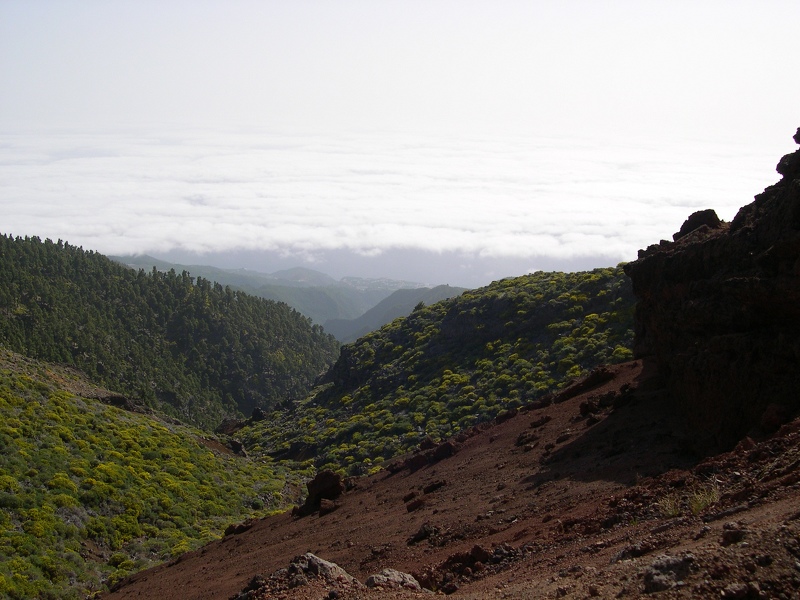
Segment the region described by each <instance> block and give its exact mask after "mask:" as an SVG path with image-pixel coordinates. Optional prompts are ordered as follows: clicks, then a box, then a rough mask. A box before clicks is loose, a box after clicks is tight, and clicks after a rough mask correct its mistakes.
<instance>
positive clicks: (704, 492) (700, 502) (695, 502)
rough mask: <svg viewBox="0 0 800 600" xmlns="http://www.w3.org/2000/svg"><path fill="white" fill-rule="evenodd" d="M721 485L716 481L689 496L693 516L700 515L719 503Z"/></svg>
mask: <svg viewBox="0 0 800 600" xmlns="http://www.w3.org/2000/svg"><path fill="white" fill-rule="evenodd" d="M719 496H720V493H719V484H718V483H717V482H716V481H713V482H711V483H708V484H706V485H704V486H702V487H700V488H698V489H696V490H695V491H694V492H693V493H692V494H691V495H690V496H689V510H691V511H692V514H693V515H699V514H700V513H701V512H703V511H704V510H705V509H706V508H708V507H709V506H711V505H712V504H715V503H716V502H717V501H719Z"/></svg>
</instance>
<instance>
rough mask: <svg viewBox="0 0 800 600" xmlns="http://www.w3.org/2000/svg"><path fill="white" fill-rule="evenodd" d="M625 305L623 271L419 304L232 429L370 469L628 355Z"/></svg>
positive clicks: (516, 281)
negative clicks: (289, 397)
mask: <svg viewBox="0 0 800 600" xmlns="http://www.w3.org/2000/svg"><path fill="white" fill-rule="evenodd" d="M633 306H634V298H633V294H632V292H631V288H630V282H629V280H628V279H627V277H626V276H625V275H624V273H623V272H622V269H621V268H607V269H596V270H594V271H590V272H583V273H544V272H538V273H534V274H531V275H528V276H525V277H517V278H511V279H505V280H502V281H498V282H495V283H493V284H492V285H490V286H488V287H486V288H482V289H479V290H473V291H469V292H465V293H464V294H463V295H461V296H460V297H457V298H453V299H450V300H445V301H443V302H439V303H436V304H433V305H431V306H420V307H418V308H417V309H416V310H415V311H414V312H413V313H412V314H411V315H410V316H409V317H407V318H403V319H397V320H395V321H393V322H392V323H390V324H388V325H386V326H384V327H383V328H381V329H380V330H378V331H376V332H373V333H371V334H369V335H367V336H365V337H363V338H361V339H359V340H358V341H356V342H354V343H353V344H349V345H347V346H344V347H343V348H342V352H341V356H340V358H339V360H338V361H337V362H336V363H335V365H334V366H333V368H332V369H331V370H330V371H329V372H328V373H327V375H326V377H325V381H324V385H322V386H321V387H319V388H318V389H317V390H316V391H315V393H314V394H312V395H311V396H309V397H308V398H306V399H305V400H303V401H301V402H299V403H297V404H296V406H295V407H294V408H293V410H285V411H277V412H275V413H273V414H272V415H271V418H270V419H268V420H267V421H265V422H262V423H259V424H257V425H255V426H253V427H250V428H248V429H246V430H245V431H243V432H241V436H242V437H243V439H245V443H246V445H247V447H248V449H249V450H250V451H256V452H261V453H272V454H274V455H281V453H285V455H289V456H291V455H293V454H296V453H298V452H302V451H306V452H307V451H309V450H311V451H313V452H314V453H315V454H316V456H317V459H316V464H317V466H319V467H323V466H324V467H327V468H339V469H344V470H346V471H347V472H349V473H351V474H357V473H364V472H369V471H371V470H373V469H375V468H377V467H378V466H379V465H380V464H381V462H382V461H384V460H386V459H388V458H390V457H393V456H396V455H398V454H400V453H403V452H407V451H409V450H410V449H412V448H413V447H414V446H415V445H416V444H418V443H419V441H420V440H421V439H422V438H423V437H424V436H426V435H428V436H431V437H432V438H434V439H442V438H444V437H446V436H449V435H453V434H457V433H458V432H459V431H462V430H466V429H468V428H470V427H471V426H473V425H475V424H477V423H480V422H482V421H486V420H489V419H491V418H493V417H494V416H496V415H497V414H498V413H499V412H500V411H502V410H506V409H509V408H513V407H518V406H521V405H523V404H525V403H527V402H530V401H532V400H535V399H537V398H539V397H541V396H543V395H544V394H547V393H548V392H552V391H555V390H557V389H559V388H560V387H562V386H563V385H565V384H566V383H567V382H568V381H569V380H570V379H572V378H575V377H579V376H581V375H583V374H585V373H587V372H588V370H590V369H592V368H594V367H596V366H598V365H600V364H604V363H614V362H622V361H624V360H629V359H630V358H632V352H631V350H630V348H631V345H632V341H633Z"/></svg>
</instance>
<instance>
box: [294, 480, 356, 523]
mask: <svg viewBox="0 0 800 600" xmlns="http://www.w3.org/2000/svg"><path fill="white" fill-rule="evenodd" d="M306 488H307V489H308V496H306V501H305V502H304V503H303V506H299V507H295V508H294V510H292V514H293V515H295V516H298V517H304V516H306V515H310V514H312V513H315V512H317V511H318V510H320V508H321V507H322V502H323V500H325V501H333V500H336V499H337V498H338V497H339V496H341V495H342V494H343V493H344V491H345V482H344V479H342V476H341V475H339V474H338V473H335V472H334V471H320V472H319V473H317V475H316V477H314V479H312V480H311V481H309V482H308V483H307V484H306ZM336 508H338V505H336V504H335V503H333V502H326V503H325V513H324V514H327V513H329V512H332V511H333V510H335V509H336ZM320 514H323V513H320Z"/></svg>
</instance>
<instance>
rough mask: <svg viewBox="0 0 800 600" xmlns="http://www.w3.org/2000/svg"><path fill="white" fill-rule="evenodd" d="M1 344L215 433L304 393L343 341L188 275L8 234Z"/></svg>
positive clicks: (0, 292) (285, 310)
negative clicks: (227, 422)
mask: <svg viewBox="0 0 800 600" xmlns="http://www.w3.org/2000/svg"><path fill="white" fill-rule="evenodd" d="M0 345H3V346H5V347H6V348H9V349H11V350H14V351H16V352H19V353H21V354H24V355H26V356H31V357H33V358H38V359H40V360H47V361H50V362H56V363H64V364H68V365H74V366H75V367H77V368H79V369H80V370H82V371H83V372H84V373H86V374H87V375H88V376H89V377H91V378H92V380H93V381H96V382H99V383H102V384H103V385H106V386H107V387H109V388H112V389H114V390H115V391H117V392H120V393H123V394H126V395H128V396H130V397H131V398H135V399H136V400H137V401H142V402H146V403H147V404H148V405H150V406H152V407H154V408H157V409H158V410H160V411H162V412H165V413H167V414H171V415H174V416H177V417H179V418H180V419H181V420H183V421H185V422H189V423H193V424H195V425H200V426H203V427H208V428H214V427H216V426H217V425H218V424H219V423H220V421H222V419H223V418H225V417H228V416H232V415H234V414H237V413H244V414H245V415H249V414H250V413H251V412H252V410H253V408H254V407H256V406H259V407H261V408H265V409H266V408H270V407H272V406H274V405H276V404H278V403H280V402H284V401H287V400H293V399H298V398H302V397H303V396H304V395H305V394H306V393H307V392H308V390H309V389H310V388H311V387H312V384H313V382H314V379H315V378H316V377H317V376H318V375H319V373H320V372H321V371H323V370H324V369H325V368H326V367H327V366H328V365H329V364H330V363H332V362H333V361H334V360H335V358H336V356H337V355H338V348H339V344H338V342H337V341H336V340H335V339H334V338H333V337H332V336H329V335H327V334H325V332H324V331H322V329H321V328H320V327H319V326H316V325H312V324H311V322H310V321H309V319H307V318H306V317H304V316H303V315H301V314H300V313H298V312H297V311H294V310H292V309H290V308H289V307H288V306H286V305H285V304H281V303H277V302H273V301H270V300H264V299H263V298H256V297H253V296H250V295H248V294H244V293H241V292H236V291H233V290H231V289H230V288H228V287H225V288H223V287H222V286H221V285H219V284H212V283H211V282H209V281H208V280H206V279H202V278H197V279H195V278H193V277H191V276H190V274H189V273H187V272H185V271H184V272H183V273H180V274H177V273H175V272H174V271H170V272H168V273H160V272H158V271H156V270H155V269H153V271H152V272H150V273H145V272H144V271H142V270H140V271H138V272H137V271H133V270H130V269H127V268H126V267H123V266H122V265H120V264H118V263H115V262H113V261H111V260H109V259H107V258H106V257H104V256H102V255H100V254H97V253H95V252H91V251H84V250H83V249H82V248H76V247H75V246H70V245H69V244H65V243H63V242H61V241H60V240H59V241H58V242H52V241H50V240H45V241H41V240H40V239H39V238H36V237H31V238H28V237H26V238H19V237H18V238H12V237H11V236H5V235H0Z"/></svg>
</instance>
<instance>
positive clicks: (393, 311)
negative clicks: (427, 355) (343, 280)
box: [323, 285, 467, 343]
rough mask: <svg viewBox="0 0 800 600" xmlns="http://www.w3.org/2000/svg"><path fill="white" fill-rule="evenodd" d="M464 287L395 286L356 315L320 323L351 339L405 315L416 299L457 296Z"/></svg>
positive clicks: (431, 301) (338, 336)
mask: <svg viewBox="0 0 800 600" xmlns="http://www.w3.org/2000/svg"><path fill="white" fill-rule="evenodd" d="M466 291H467V288H460V287H451V286H449V285H439V286H436V287H435V288H416V289H402V290H397V291H396V292H394V293H392V295H391V296H389V297H388V298H384V299H383V300H381V301H380V302H379V303H378V304H376V305H375V306H373V307H372V308H370V309H369V310H368V311H367V312H365V313H364V314H363V315H361V316H360V317H358V318H357V319H331V320H330V321H325V324H324V325H323V327H324V328H325V331H327V332H328V333H330V334H331V335H333V336H334V337H335V338H336V339H337V340H339V341H340V342H343V343H348V342H354V341H356V340H357V339H358V338H360V337H361V336H364V335H367V334H368V333H370V332H371V331H375V330H376V329H379V328H380V327H382V326H384V325H386V324H387V323H391V322H392V321H394V320H395V319H397V318H398V317H407V316H408V315H410V314H411V311H412V310H414V307H415V306H418V305H419V303H420V302H422V304H423V305H428V304H434V303H436V302H439V301H441V300H447V299H448V298H454V297H456V296H460V295H461V294H462V293H464V292H466Z"/></svg>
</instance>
